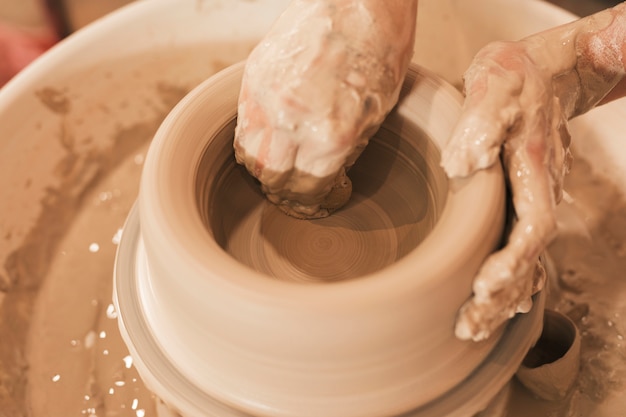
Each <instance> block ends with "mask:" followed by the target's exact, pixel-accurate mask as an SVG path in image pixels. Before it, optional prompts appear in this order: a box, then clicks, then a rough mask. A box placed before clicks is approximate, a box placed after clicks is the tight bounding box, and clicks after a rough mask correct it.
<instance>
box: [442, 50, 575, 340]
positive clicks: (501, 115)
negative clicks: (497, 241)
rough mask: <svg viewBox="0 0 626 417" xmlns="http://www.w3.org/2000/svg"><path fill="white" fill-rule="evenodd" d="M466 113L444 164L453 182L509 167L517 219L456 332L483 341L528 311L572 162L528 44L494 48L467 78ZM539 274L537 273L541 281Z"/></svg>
mask: <svg viewBox="0 0 626 417" xmlns="http://www.w3.org/2000/svg"><path fill="white" fill-rule="evenodd" d="M465 91H466V99H465V103H464V111H463V113H462V116H461V119H460V121H459V123H458V125H457V126H456V128H455V130H454V133H453V136H452V138H451V140H450V142H449V143H448V146H447V147H446V149H445V150H444V152H443V156H442V165H443V167H444V169H445V171H446V173H447V174H448V175H449V176H451V177H457V176H467V175H470V174H471V173H472V172H474V171H475V170H477V169H481V168H486V167H488V166H491V165H492V164H494V163H496V162H497V161H498V158H499V155H500V149H501V148H502V162H503V165H504V169H505V173H506V174H507V175H508V179H509V182H510V188H511V190H512V194H513V204H514V207H515V213H516V215H517V221H516V223H515V225H514V227H513V229H512V231H511V234H510V236H509V239H508V243H507V245H506V247H505V248H503V249H502V250H500V251H498V252H496V253H494V254H493V255H491V256H490V257H489V258H488V259H487V261H486V262H485V263H484V264H483V266H482V268H481V270H480V271H479V273H478V276H477V277H476V279H475V281H474V296H473V298H472V299H471V300H470V301H468V302H467V303H466V304H465V305H464V306H463V307H462V309H461V311H460V314H459V318H458V321H457V326H456V334H457V336H458V337H459V338H462V339H474V340H480V339H483V338H485V337H488V336H489V335H490V334H491V332H492V331H493V330H494V329H495V328H497V327H499V325H500V324H502V323H503V322H504V321H506V320H507V319H509V318H511V317H512V316H513V315H514V314H515V313H517V312H527V311H528V310H529V309H530V307H531V306H532V301H531V298H530V297H531V296H532V295H533V292H534V291H537V290H538V289H540V288H541V286H542V283H543V276H544V274H542V273H541V272H536V271H535V267H536V265H537V260H538V257H539V254H540V253H541V252H542V251H543V249H544V248H545V246H546V245H547V244H548V243H549V241H550V240H551V239H552V238H553V236H554V235H555V232H556V219H555V205H556V203H557V201H558V200H559V199H560V196H561V189H562V180H563V176H564V174H565V173H566V172H567V169H568V164H569V159H570V156H569V151H568V145H569V139H570V137H569V134H568V132H567V116H566V113H565V112H564V109H562V107H561V104H560V101H559V99H558V97H556V95H555V86H554V83H553V80H552V77H551V76H550V75H546V74H544V73H542V72H541V70H539V69H538V68H537V65H536V63H535V62H533V60H532V58H531V57H530V56H529V55H528V53H527V51H526V45H525V44H524V42H515V43H507V42H498V43H492V44H490V45H488V46H487V47H485V48H484V49H483V50H481V51H480V52H479V53H478V55H477V56H476V57H475V59H474V61H473V63H472V64H471V66H470V68H469V69H468V71H467V72H466V74H465ZM535 274H536V276H535Z"/></svg>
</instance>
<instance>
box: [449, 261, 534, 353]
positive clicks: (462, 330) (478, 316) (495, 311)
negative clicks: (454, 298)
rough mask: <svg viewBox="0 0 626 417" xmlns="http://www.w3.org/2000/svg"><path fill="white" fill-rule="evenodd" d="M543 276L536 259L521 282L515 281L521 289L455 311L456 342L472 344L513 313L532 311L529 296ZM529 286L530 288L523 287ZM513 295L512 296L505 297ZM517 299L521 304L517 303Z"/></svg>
mask: <svg viewBox="0 0 626 417" xmlns="http://www.w3.org/2000/svg"><path fill="white" fill-rule="evenodd" d="M545 280H546V273H545V268H544V267H543V264H542V263H541V262H540V261H539V260H537V261H536V265H535V268H534V269H533V270H532V271H531V272H530V273H529V275H528V276H526V277H525V279H520V280H518V281H516V283H518V284H522V285H521V286H511V287H507V291H506V292H503V293H502V296H494V297H493V298H492V299H491V300H490V301H489V302H483V301H481V300H478V299H476V298H472V299H470V300H469V301H467V302H466V303H465V304H464V305H463V307H461V309H460V311H459V316H458V319H457V322H456V327H455V335H456V337H457V338H459V339H460V340H473V341H475V342H478V341H481V340H485V339H487V338H489V337H490V336H491V335H492V334H493V332H495V331H496V330H497V329H498V328H499V327H500V326H501V325H502V324H503V323H504V322H506V321H507V320H509V319H510V318H512V317H513V316H514V315H515V314H516V313H527V312H529V311H530V309H531V308H532V305H533V303H532V298H531V296H532V295H533V294H535V293H536V292H537V291H538V290H539V289H540V288H542V287H543V285H544V282H545ZM526 284H530V285H526ZM507 294H509V295H511V294H515V295H517V296H516V297H506V295H507ZM518 299H521V300H522V301H521V302H518V301H517V300H518Z"/></svg>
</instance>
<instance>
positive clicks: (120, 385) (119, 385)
mask: <svg viewBox="0 0 626 417" xmlns="http://www.w3.org/2000/svg"><path fill="white" fill-rule="evenodd" d="M113 384H114V385H115V386H116V387H123V386H124V385H126V382H124V381H115V382H114V383H113Z"/></svg>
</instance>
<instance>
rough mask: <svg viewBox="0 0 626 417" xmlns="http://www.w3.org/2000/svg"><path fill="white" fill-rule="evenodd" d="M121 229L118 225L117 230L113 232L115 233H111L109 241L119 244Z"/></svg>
mask: <svg viewBox="0 0 626 417" xmlns="http://www.w3.org/2000/svg"><path fill="white" fill-rule="evenodd" d="M122 231H123V229H122V228H121V227H120V228H119V229H117V232H115V234H114V235H113V238H112V239H111V242H113V244H114V245H119V244H120V241H121V240H122Z"/></svg>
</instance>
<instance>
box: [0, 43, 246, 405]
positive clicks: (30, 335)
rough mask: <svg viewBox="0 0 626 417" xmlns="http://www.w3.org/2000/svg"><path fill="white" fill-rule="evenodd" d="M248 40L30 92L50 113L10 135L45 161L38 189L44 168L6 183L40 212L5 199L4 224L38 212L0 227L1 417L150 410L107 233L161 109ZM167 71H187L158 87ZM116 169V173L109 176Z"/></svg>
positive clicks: (131, 196)
mask: <svg viewBox="0 0 626 417" xmlns="http://www.w3.org/2000/svg"><path fill="white" fill-rule="evenodd" d="M203 47H205V48H206V45H204V46H203ZM250 47H251V46H250V45H248V44H245V45H239V44H238V45H235V46H232V45H216V46H214V47H213V50H214V52H215V54H216V56H220V57H223V58H222V59H219V60H216V59H214V58H212V57H211V56H206V55H200V54H196V53H190V51H180V53H174V54H173V55H172V52H171V51H167V50H163V55H158V54H157V55H156V56H155V55H154V54H153V55H150V56H146V57H145V58H142V57H141V56H139V57H137V58H133V62H132V63H123V64H120V62H106V63H102V64H101V65H99V66H98V67H97V68H88V69H86V70H85V69H83V70H82V71H80V72H79V73H78V74H74V78H71V79H68V80H67V81H66V82H65V83H60V84H56V85H54V86H49V85H41V86H35V88H34V90H33V92H32V97H34V98H35V100H36V101H37V103H38V105H39V106H42V107H43V108H44V110H45V111H44V112H43V113H45V112H48V113H47V114H48V116H46V117H43V118H42V119H41V120H39V118H38V117H33V118H32V119H33V120H31V121H30V123H32V125H30V124H29V125H27V126H25V127H24V128H23V130H22V131H18V134H26V135H28V134H31V135H38V136H41V140H40V142H41V146H39V144H38V145H37V146H36V147H35V148H34V149H32V150H29V151H31V152H36V153H38V154H42V156H43V158H44V160H46V164H50V163H52V164H54V165H53V166H52V168H50V169H49V171H50V172H51V177H49V178H48V179H46V181H47V182H48V183H49V184H50V185H47V186H45V187H42V186H41V184H40V181H41V179H40V178H38V176H39V177H41V175H40V174H39V173H40V172H46V170H48V166H47V165H46V164H43V165H42V166H37V164H33V163H31V165H30V166H31V172H32V177H31V176H30V175H29V177H28V178H26V179H25V181H24V182H21V183H18V180H19V178H16V180H15V183H16V184H15V185H14V187H23V188H16V189H21V190H23V191H20V192H21V193H36V192H37V193H39V192H40V191H39V190H41V192H40V193H41V195H42V197H41V199H40V201H39V204H38V207H36V208H34V207H30V206H24V207H23V208H21V209H20V208H19V207H17V208H14V207H12V205H11V204H12V202H11V201H4V202H3V205H4V206H3V210H7V212H5V213H4V214H5V215H8V216H9V217H8V218H9V219H11V218H12V217H16V216H21V218H23V219H29V218H31V217H33V215H36V217H35V218H34V220H33V226H32V228H31V229H30V230H25V229H24V228H23V227H22V225H21V224H19V225H18V224H15V223H7V224H6V225H4V227H3V228H2V229H3V231H2V235H1V236H0V263H1V265H2V267H3V268H2V269H0V341H1V343H0V416H1V417H20V416H25V415H42V416H48V415H49V416H58V415H105V408H104V407H106V410H107V413H108V414H106V415H112V416H115V415H127V414H124V413H130V414H128V415H132V416H141V415H142V413H144V412H145V413H147V412H148V411H149V410H152V407H151V405H150V404H146V402H147V401H144V400H142V402H141V404H139V403H137V402H136V401H135V399H137V400H138V401H139V399H142V398H149V397H150V396H151V395H150V394H148V393H146V392H145V391H143V392H144V394H143V396H142V395H141V394H139V393H138V394H137V395H135V393H136V390H135V388H133V381H137V380H138V379H137V378H136V374H135V373H134V370H133V369H132V364H131V362H130V358H128V357H127V355H128V353H127V352H126V351H125V348H124V347H123V345H122V342H121V339H120V338H119V333H118V330H117V322H116V321H115V320H114V319H113V318H112V317H113V316H114V315H115V312H113V311H111V306H110V304H111V293H112V290H111V285H112V282H111V279H112V268H113V259H114V251H115V245H114V243H113V242H112V239H113V238H114V236H117V235H116V233H117V232H118V230H119V228H120V227H121V226H122V224H123V222H124V219H125V218H126V216H127V214H128V210H129V209H130V206H131V205H132V203H133V202H134V200H135V198H136V194H137V186H138V180H139V174H140V167H141V162H142V161H143V150H144V148H145V147H146V146H147V144H148V143H149V141H150V139H151V138H152V136H153V135H154V133H155V131H156V129H157V128H158V126H159V125H160V123H161V121H162V120H163V118H164V117H165V115H166V114H167V113H168V112H169V110H170V109H171V108H172V107H173V106H174V105H175V104H176V103H177V102H178V101H179V100H180V99H181V98H182V97H183V96H184V95H185V94H186V93H187V92H188V91H189V90H190V89H191V88H192V87H194V86H195V85H196V84H197V83H199V82H201V81H202V80H203V79H205V78H206V77H207V76H209V75H211V74H213V73H215V72H216V71H218V70H220V69H222V68H224V67H226V66H228V65H231V64H232V63H234V62H236V61H239V60H240V59H242V58H243V57H244V56H245V55H246V54H247V53H248V52H249V49H250ZM158 68H160V69H161V71H155V69H158ZM170 71H171V72H173V73H177V72H181V71H187V76H186V78H185V81H184V82H183V81H181V82H180V83H179V84H176V83H175V81H174V83H173V82H172V81H168V82H163V81H162V79H169V80H175V79H176V78H175V77H172V76H169V78H168V76H167V74H168V73H169V72H170ZM164 74H165V75H164ZM86 86H89V87H87V88H85V87H86ZM85 92H86V93H85ZM37 112H39V113H37ZM35 114H39V115H41V114H42V112H41V110H39V109H37V110H36V112H35ZM46 131H48V132H52V133H48V134H46V133H44V132H46ZM18 138H19V136H18ZM20 156H21V155H18V156H17V157H18V158H19V157H20ZM29 162H30V161H29ZM26 165H28V164H26ZM114 172H116V173H119V174H118V175H121V177H115V176H114V177H112V178H114V182H115V184H110V183H107V182H106V181H108V180H107V178H109V175H110V174H111V173H114ZM48 175H50V174H48ZM5 179H6V178H5ZM22 180H23V178H22ZM107 184H109V185H107ZM16 195H17V196H18V197H19V193H18V192H16ZM7 203H8V204H7ZM13 205H14V206H17V205H19V203H13ZM83 214H84V216H83ZM5 220H6V218H5ZM20 220H21V219H20ZM118 238H119V236H117V237H115V239H118ZM16 242H21V243H16ZM31 324H32V326H31ZM108 334H112V335H113V336H112V337H111V338H108V337H107V335H108ZM102 378H108V379H106V380H103V379H102ZM139 385H141V384H139ZM112 403H113V404H115V406H112V405H111V404H112ZM125 410H127V411H125ZM120 413H122V414H120Z"/></svg>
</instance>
